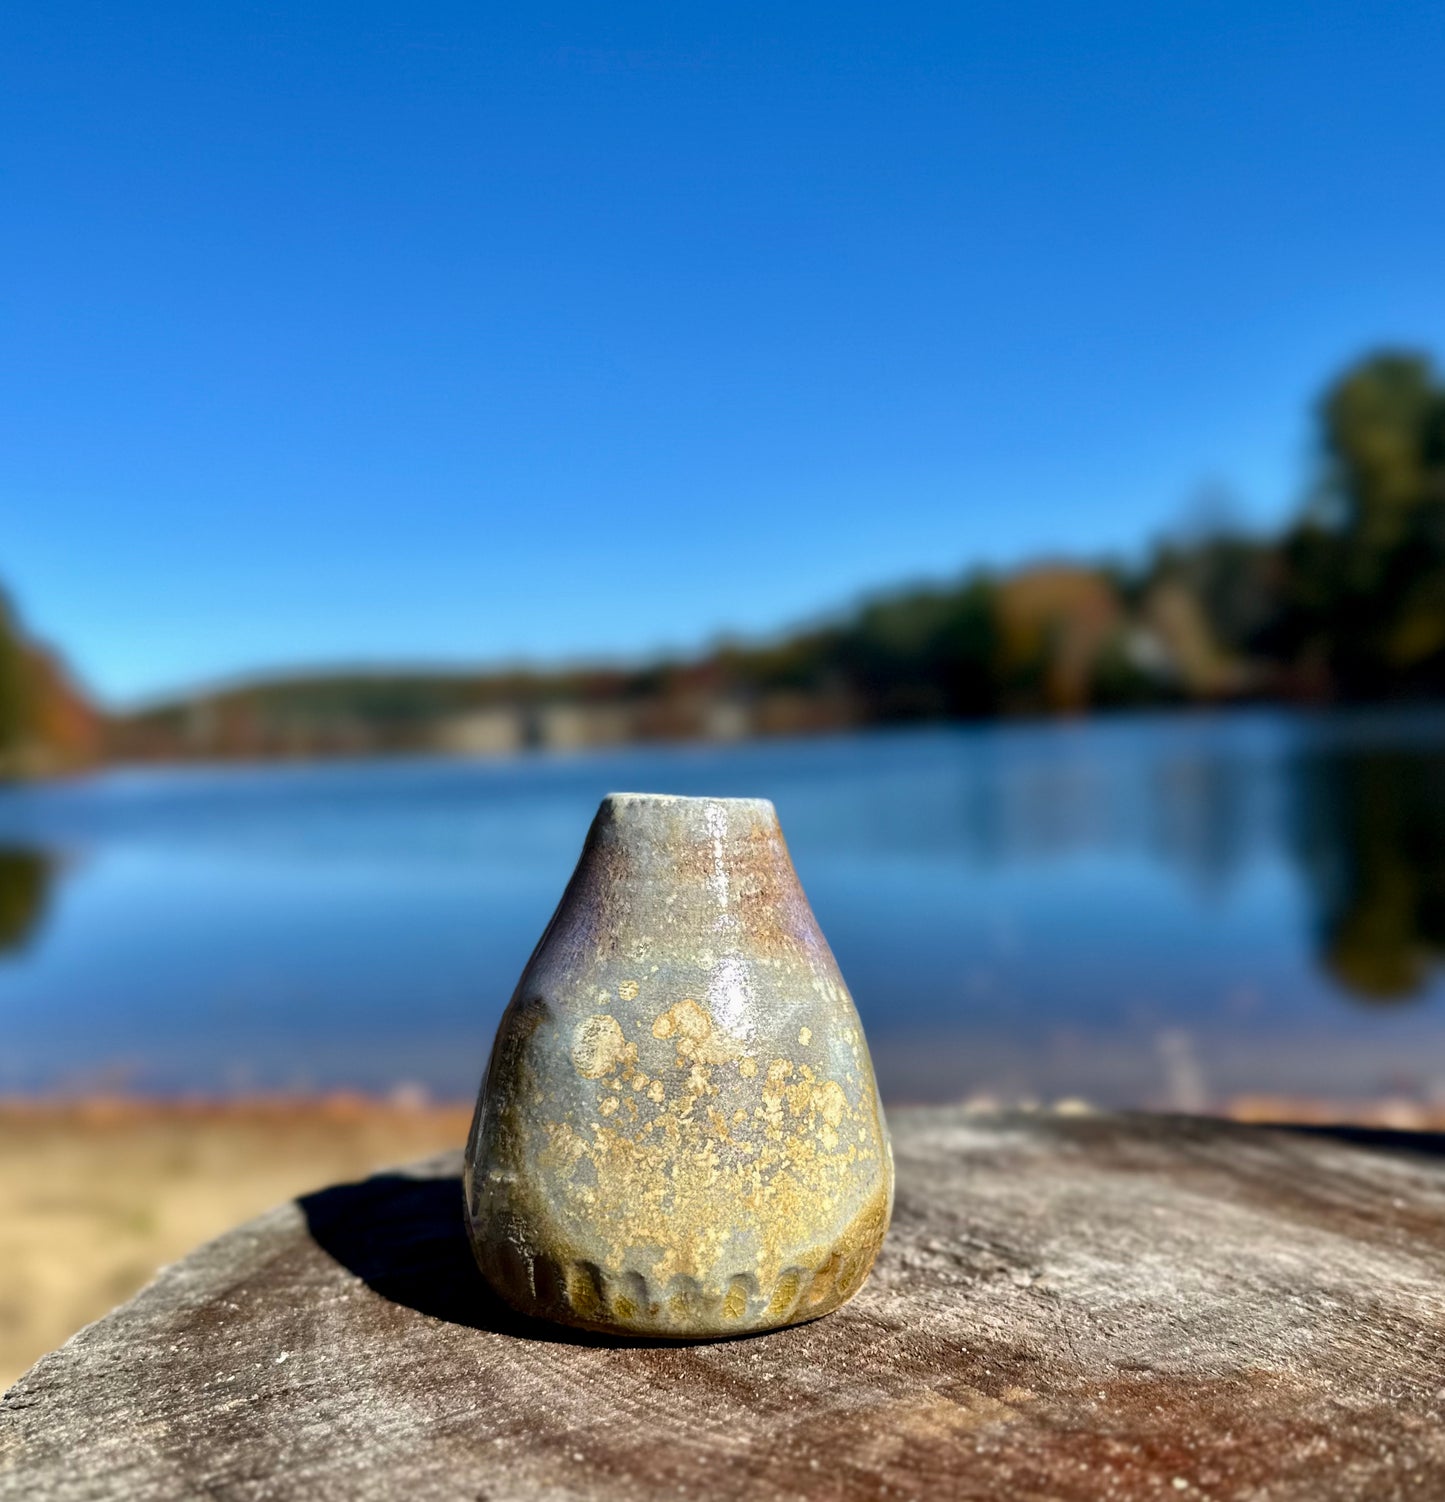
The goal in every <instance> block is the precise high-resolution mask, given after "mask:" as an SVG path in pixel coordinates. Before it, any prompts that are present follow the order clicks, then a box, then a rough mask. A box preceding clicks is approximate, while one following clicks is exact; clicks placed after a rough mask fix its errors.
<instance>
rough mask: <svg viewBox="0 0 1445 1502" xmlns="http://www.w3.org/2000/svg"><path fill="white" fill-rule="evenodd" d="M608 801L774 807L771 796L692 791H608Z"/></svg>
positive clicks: (606, 800)
mask: <svg viewBox="0 0 1445 1502" xmlns="http://www.w3.org/2000/svg"><path fill="white" fill-rule="evenodd" d="M602 802H603V803H604V804H608V803H730V804H735V805H743V804H746V805H749V806H751V807H754V808H767V809H771V808H772V807H773V800H772V799H771V798H714V797H710V796H694V795H693V794H690V793H608V794H607V796H606V797H605V798H604V799H603V800H602Z"/></svg>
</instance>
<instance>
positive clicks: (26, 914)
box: [0, 711, 1445, 1109]
mask: <svg viewBox="0 0 1445 1502" xmlns="http://www.w3.org/2000/svg"><path fill="white" fill-rule="evenodd" d="M613 789H621V790H633V791H658V792H675V793H693V794H702V793H707V794H717V795H761V796H766V797H769V798H772V799H773V800H774V801H775V802H776V804H777V806H778V810H779V813H780V816H781V819H782V823H783V828H784V830H785V832H786V834H787V836H788V839H789V843H790V845H791V848H792V851H793V856H794V861H795V863H796V865H797V867H798V870H799V873H800V875H801V877H802V880H803V884H804V886H805V888H806V889H807V891H808V894H809V896H810V898H811V899H812V903H813V906H814V908H815V910H816V912H817V914H818V918H819V921H820V922H821V924H822V926H823V929H824V932H825V933H826V934H827V935H828V937H829V940H830V941H831V943H832V945H833V948H834V950H835V952H836V954H837V956H838V960H839V963H840V965H841V966H842V969H843V973H844V975H845V976H846V977H847V979H848V982H849V984H850V986H851V988H852V990H853V993H854V995H855V997H856V999H857V1002H858V1007H859V1011H860V1012H861V1014H862V1016H863V1020H864V1023H865V1025H866V1028H867V1031H868V1036H869V1039H870V1041H871V1044H872V1047H873V1053H874V1058H875V1062H876V1064H877V1066H878V1074H879V1080H880V1083H881V1085H882V1087H883V1090H884V1094H885V1097H886V1098H888V1099H890V1100H893V1101H895V1102H897V1101H908V1100H912V1101H921V1100H945V1099H957V1098H961V1097H970V1096H979V1095H987V1096H990V1097H993V1098H996V1099H1000V1100H1017V1099H1023V1098H1035V1099H1039V1100H1044V1101H1052V1100H1056V1099H1058V1098H1060V1097H1065V1096H1078V1097H1083V1098H1085V1099H1087V1100H1089V1101H1092V1102H1095V1103H1098V1104H1150V1105H1164V1106H1174V1107H1179V1108H1184V1109H1196V1108H1201V1107H1204V1106H1207V1105H1212V1104H1220V1103H1227V1102H1228V1101H1230V1100H1232V1099H1235V1098H1237V1097H1239V1096H1242V1095H1250V1094H1258V1093H1261V1092H1267V1093H1276V1094H1278V1093H1286V1094H1290V1095H1310V1096H1327V1097H1334V1098H1341V1097H1364V1096H1371V1097H1377V1096H1381V1095H1392V1096H1402V1095H1403V1096H1409V1097H1414V1098H1417V1099H1430V1100H1434V1101H1436V1102H1439V1101H1441V1100H1445V1006H1442V1000H1445V985H1442V978H1441V964H1440V962H1441V958H1442V954H1445V712H1437V711H1425V712H1422V711H1415V712H1409V713H1406V712H1389V713H1385V712H1381V713H1369V714H1364V713H1357V714H1312V715H1292V714H1283V713H1256V712H1248V713H1238V712H1236V713H1218V714H1208V715H1204V714H1191V715H1182V716H1176V717H1166V716H1149V717H1138V718H1135V717H1119V718H1102V719H1095V720H1091V721H1085V722H1079V723H1070V724H1048V725H1026V726H1024V725H995V726H985V727H947V728H930V729H925V730H918V731H909V732H889V733H877V734H872V735H857V736H848V737H838V738H830V739H822V740H807V741H791V742H786V743H781V742H767V743H758V744H751V745H746V746H741V747H731V748H718V747H701V748H700V747H683V748H668V749H657V748H647V749H637V750H629V751H626V752H617V753H607V754H593V755H587V756H575V757H567V758H564V757H541V756H538V757H533V758H527V759H517V760H511V761H494V762H463V761H442V760H435V759H427V760H408V761H392V762H366V763H356V762H352V763H343V764H338V763H331V764H326V765H319V764H312V765H306V766H294V767H264V768H226V769H204V770H197V769H178V770H169V769H168V770H144V771H140V770H121V771H113V772H108V773H105V774H102V775H99V776H95V777H91V778H86V779H81V780H75V781H68V782H63V783H53V784H47V785H40V786H23V787H10V788H5V789H0V1091H8V1092H32V1091H53V1090H65V1091H82V1090H100V1089H106V1090H119V1089H127V1090H136V1091H147V1092H158V1093H177V1092H192V1091H202V1092H209V1093H235V1092H245V1091H255V1090H317V1089H332V1088H351V1087H354V1088H359V1089H364V1090H368V1091H389V1090H392V1089H395V1088H398V1087H402V1088H411V1089H415V1088H418V1087H419V1088H424V1089H425V1090H426V1091H428V1092H430V1093H431V1094H434V1095H438V1096H444V1097H450V1096H469V1095H471V1094H472V1092H473V1091H474V1089H475V1087H476V1084H477V1081H478V1079H479V1077H480V1075H481V1072H482V1068H483V1065H484V1063H485V1060H486V1054H487V1049H488V1046H489V1043H490V1039H491V1035H492V1030H493V1028H494V1026H495V1024H496V1021H497V1017H498V1015H499V1014H500V1012H501V1009H502V1007H503V1006H504V1005H505V1004H506V1001H507V999H508V997H509V995H510V993H511V989H512V987H513V985H514V984H515V981H516V978H517V976H518V973H519V972H520V970H521V967H522V965H523V963H524V962H525V961H526V959H527V956H528V954H529V952H530V950H531V948H532V945H533V944H534V942H535V941H536V939H537V937H538V935H539V934H540V933H541V931H542V928H543V927H544V925H545V923H546V921H547V918H548V916H549V915H550V913H551V910H552V907H553V906H554V904H555V903H556V900H557V898H558V896H559V895H560V893H561V890H562V887H563V885H564V883H565V882H566V880H567V877H568V875H569V873H570V871H571V868H572V864H573V862H574V861H575V859H576V856H577V853H578V850H579V848H580V845H581V841H582V837H583V835H584V833H585V831H586V828H587V825H588V822H589V820H590V819H591V816H592V813H593V811H594V809H595V807H596V804H597V801H598V799H599V798H600V797H601V796H602V795H603V794H604V793H605V792H608V791H610V790H613Z"/></svg>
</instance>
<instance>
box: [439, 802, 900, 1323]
mask: <svg viewBox="0 0 1445 1502" xmlns="http://www.w3.org/2000/svg"><path fill="white" fill-rule="evenodd" d="M465 1187H466V1207H467V1216H468V1221H469V1228H470V1233H471V1238H472V1245H473V1247H474V1249H475V1252H476V1255H477V1260H478V1262H479V1263H480V1265H481V1268H482V1271H483V1272H484V1274H485V1275H486V1277H487V1279H488V1281H489V1282H490V1283H491V1284H492V1285H493V1287H494V1288H495V1289H496V1290H497V1292H498V1293H499V1294H500V1295H501V1296H502V1297H503V1298H504V1299H505V1300H506V1301H507V1302H508V1303H509V1304H511V1305H512V1306H513V1307H515V1308H516V1309H518V1310H520V1311H521V1312H523V1313H525V1314H528V1315H535V1316H540V1317H543V1318H546V1319H550V1320H557V1321H561V1322H563V1323H565V1324H570V1325H580V1326H583V1327H586V1328H589V1329H594V1330H602V1331H609V1332H613V1333H617V1334H626V1335H645V1336H657V1337H670V1338H696V1337H705V1336H720V1335H735V1334H742V1333H745V1332H749V1331H757V1330H765V1329H769V1328H772V1327H774V1326H779V1325H787V1324H793V1323H796V1322H798V1321H800V1320H806V1319H812V1318H814V1317H815V1316H818V1315H821V1314H825V1313H827V1312H828V1311H829V1310H830V1309H833V1308H836V1307H837V1306H838V1305H839V1304H841V1303H842V1302H843V1301H844V1300H845V1299H847V1298H849V1297H850V1296H851V1295H852V1294H853V1293H854V1292H855V1291H856V1290H857V1289H858V1288H859V1286H860V1285H861V1284H862V1282H863V1280H864V1279H865V1278H866V1277H867V1275H868V1270H869V1268H870V1267H871V1266H872V1264H873V1260H874V1258H875V1256H876V1255H877V1253H878V1249H879V1246H880V1245H881V1243H882V1240H883V1235H884V1232H885V1230H886V1229H887V1226H888V1219H889V1215H890V1213H891V1210H892V1201H893V1162H892V1155H891V1151H890V1148H889V1145H888V1137H887V1130H886V1127H885V1124H884V1119H883V1111H882V1107H881V1106H880V1104H879V1100H878V1092H877V1087H876V1085H875V1083H874V1079H873V1068H872V1063H871V1061H870V1059H869V1057H868V1046H867V1043H866V1041H865V1040H864V1037H863V1029H862V1027H861V1025H860V1024H859V1021H858V1014H857V1013H856V1011H855V1010H854V1007H853V1001H852V998H851V997H850V996H849V994H848V989H847V987H846V986H845V985H844V984H843V978H842V976H841V975H840V974H839V972H838V967H837V964H836V963H835V961H834V959H833V955H832V952H831V951H830V950H829V948H828V944H827V941H826V940H825V939H824V938H823V935H822V933H821V932H820V931H819V929H818V925H817V921H816V920H815V919H814V917H813V913H812V910H811V908H810V907H809V906H808V900H807V898H806V897H805V896H804V895H803V890H802V887H801V886H800V885H799V882H798V878H797V874H796V872H795V871H794V870H793V864H792V860H791V859H790V857H789V855H788V849H787V845H786V844H785V842H784V840H783V834H782V830H781V829H780V828H779V826H778V819H777V814H776V812H775V810H774V808H773V805H772V804H771V803H769V802H767V801H766V800H764V799H726V798H674V797H662V796H657V795H651V794H632V793H614V794H613V795H611V796H610V797H608V798H606V799H604V800H603V803H602V806H601V808H600V809H599V810H598V813H597V817H596V818H595V819H594V821H593V823H592V828H591V830H590V831H589V833H588V835H587V840H586V843H585V845H584V847H583V850H582V856H581V859H580V861H579V862H578V865H577V869H576V871H575V872H574V873H573V876H572V879H571V881H570V882H569V884H568V886H567V889H566V891H565V892H564V894H563V896H562V900H561V902H560V904H559V905H558V907H557V911H556V913H555V914H554V915H553V917H552V921H551V923H550V924H549V925H548V926H547V929H546V932H545V933H544V934H543V935H542V938H541V941H540V942H539V943H538V945H537V948H536V950H535V951H534V952H533V954H532V957H531V960H530V961H529V962H528V964H527V967H526V969H525V970H524V971H523V973H522V978H521V981H520V982H519V984H518V986H517V989H516V992H515V994H514V995H513V997H512V1000H511V1003H510V1005H509V1006H508V1007H507V1010H506V1012H505V1014H504V1015H503V1017H502V1020H501V1024H500V1026H499V1028H498V1032H497V1038H496V1042H495V1044H494V1045H493V1049H492V1056H491V1062H490V1064H489V1065H488V1068H487V1074H486V1078H485V1080H484V1081H483V1084H482V1090H481V1094H480V1097H479V1099H478V1102H477V1110H476V1115H475V1118H474V1120H473V1124H472V1131H471V1136H470V1139H469V1142H468V1146H467V1156H466V1174H465Z"/></svg>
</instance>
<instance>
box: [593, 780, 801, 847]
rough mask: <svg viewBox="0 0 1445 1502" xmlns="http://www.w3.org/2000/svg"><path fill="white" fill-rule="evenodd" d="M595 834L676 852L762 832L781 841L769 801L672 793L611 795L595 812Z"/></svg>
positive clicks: (744, 837) (728, 841)
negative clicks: (674, 848)
mask: <svg viewBox="0 0 1445 1502" xmlns="http://www.w3.org/2000/svg"><path fill="white" fill-rule="evenodd" d="M593 827H594V829H596V830H599V831H600V830H602V829H612V830H615V831H618V832H619V833H621V832H622V831H626V834H625V836H624V837H625V838H628V839H633V840H641V841H643V842H645V843H648V844H661V845H668V846H677V847H679V848H682V847H686V846H691V845H698V844H704V843H706V844H710V845H715V844H716V842H717V841H718V840H720V839H721V840H723V841H725V842H727V843H729V844H731V843H732V842H733V841H736V840H740V839H747V838H748V837H750V836H756V835H757V834H758V833H759V832H762V831H766V832H767V834H768V835H770V836H772V837H774V838H781V835H782V831H781V829H780V827H779V824H778V811H777V809H776V808H774V807H773V805H772V802H771V800H770V799H767V798H692V797H684V796H680V795H678V794H676V793H609V794H608V795H607V796H606V797H605V798H604V799H603V800H602V803H601V805H600V806H599V807H598V810H597V817H596V819H595V820H594V822H593Z"/></svg>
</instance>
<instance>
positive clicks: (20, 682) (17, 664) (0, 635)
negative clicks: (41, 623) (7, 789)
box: [0, 595, 32, 775]
mask: <svg viewBox="0 0 1445 1502" xmlns="http://www.w3.org/2000/svg"><path fill="white" fill-rule="evenodd" d="M31 711H32V704H31V683H30V662H29V657H28V655H27V653H26V650H25V642H24V638H23V637H22V636H21V633H20V627H19V624H18V622H17V621H16V619H15V614H14V611H13V610H12V609H11V607H10V602H9V601H8V600H7V599H6V598H5V597H4V595H0V775H4V774H5V772H7V771H8V770H10V768H11V767H12V765H13V763H14V761H15V758H16V756H17V755H18V753H19V752H20V750H21V748H22V747H23V746H24V744H25V741H26V740H27V738H28V736H29V733H30V728H31Z"/></svg>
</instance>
